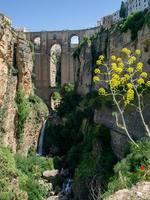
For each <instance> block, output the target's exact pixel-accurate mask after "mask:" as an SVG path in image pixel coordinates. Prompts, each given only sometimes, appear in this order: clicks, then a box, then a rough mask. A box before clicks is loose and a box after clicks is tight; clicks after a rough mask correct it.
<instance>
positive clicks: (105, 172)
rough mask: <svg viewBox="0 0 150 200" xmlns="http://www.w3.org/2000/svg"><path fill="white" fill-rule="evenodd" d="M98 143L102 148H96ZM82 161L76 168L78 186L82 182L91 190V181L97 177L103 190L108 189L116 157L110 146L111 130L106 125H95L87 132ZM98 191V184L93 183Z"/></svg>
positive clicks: (75, 184) (75, 185)
mask: <svg viewBox="0 0 150 200" xmlns="http://www.w3.org/2000/svg"><path fill="white" fill-rule="evenodd" d="M97 143H100V146H101V149H97V150H95V148H96V146H98V145H97ZM83 147H84V148H83V150H82V154H81V155H80V157H81V158H80V163H79V164H78V166H77V167H76V169H75V183H74V187H75V188H77V187H78V185H80V183H82V184H83V185H84V187H88V190H87V191H88V192H89V191H90V189H91V188H90V187H91V181H92V179H93V177H96V182H97V184H98V185H101V190H102V191H103V190H104V189H106V186H107V183H108V181H109V178H110V177H111V176H112V174H113V172H112V168H113V165H114V163H115V162H116V158H115V156H114V154H113V152H112V150H111V147H110V134H109V130H108V129H107V128H106V127H104V126H98V125H94V124H93V126H91V127H89V130H88V132H87V133H86V134H85V137H84V143H83ZM93 187H94V188H95V192H96V187H97V185H96V184H95V185H93Z"/></svg>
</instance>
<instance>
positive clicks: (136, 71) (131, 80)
mask: <svg viewBox="0 0 150 200" xmlns="http://www.w3.org/2000/svg"><path fill="white" fill-rule="evenodd" d="M140 54H141V51H140V50H139V49H136V50H135V51H134V52H132V51H131V50H130V49H128V48H123V49H122V50H121V56H120V57H117V56H116V55H111V56H110V60H109V61H108V62H107V63H106V62H105V58H104V56H103V55H100V56H99V58H98V60H97V62H96V64H97V68H96V69H95V71H94V72H95V75H94V76H93V81H94V82H99V83H101V87H100V88H99V89H98V93H99V94H100V95H105V96H106V95H112V99H113V102H114V104H115V105H116V107H117V109H118V112H119V114H120V115H121V119H122V125H121V126H119V124H118V116H117V114H116V116H115V117H116V123H117V125H118V126H119V127H122V128H123V129H124V131H125V132H126V134H127V136H128V137H129V139H130V140H131V141H132V143H134V144H136V143H135V141H134V140H133V139H132V137H131V135H130V133H129V131H128V128H127V125H126V121H125V115H124V111H125V108H126V107H127V105H129V104H130V105H134V106H136V108H137V110H138V111H139V113H140V116H141V120H142V123H143V125H144V127H145V131H146V134H147V135H148V136H149V137H150V129H149V127H148V125H147V124H146V122H145V119H144V116H143V108H142V105H143V104H142V97H143V92H144V90H145V89H146V88H147V87H150V80H148V73H147V72H145V71H143V68H144V64H143V63H142V62H141V61H140V59H139V55H140ZM98 69H99V70H98ZM104 75H105V76H104ZM98 77H99V79H98ZM103 77H105V79H104V78H103ZM104 83H105V84H104ZM136 97H137V102H138V103H137V105H136V103H135V101H134V100H135V98H136Z"/></svg>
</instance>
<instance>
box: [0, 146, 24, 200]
mask: <svg viewBox="0 0 150 200" xmlns="http://www.w3.org/2000/svg"><path fill="white" fill-rule="evenodd" d="M18 179H19V171H18V170H17V168H16V166H15V159H14V157H13V155H12V153H11V152H10V150H9V149H7V148H5V147H2V146H0V199H1V200H11V199H16V200H20V199H25V198H24V196H25V192H24V191H23V190H21V189H20V188H19V186H18V185H17V184H16V183H17V180H18Z"/></svg>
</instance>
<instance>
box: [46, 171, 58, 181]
mask: <svg viewBox="0 0 150 200" xmlns="http://www.w3.org/2000/svg"><path fill="white" fill-rule="evenodd" d="M57 174H58V170H57V169H53V170H47V171H44V172H43V178H45V179H47V180H51V179H52V178H54V177H55V176H56V175H57Z"/></svg>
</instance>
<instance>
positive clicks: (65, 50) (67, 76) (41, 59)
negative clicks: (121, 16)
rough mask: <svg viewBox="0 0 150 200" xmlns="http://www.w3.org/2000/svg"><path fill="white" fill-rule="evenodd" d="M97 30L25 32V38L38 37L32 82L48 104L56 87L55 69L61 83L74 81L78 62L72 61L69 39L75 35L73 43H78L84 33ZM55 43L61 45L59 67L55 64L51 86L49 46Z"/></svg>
mask: <svg viewBox="0 0 150 200" xmlns="http://www.w3.org/2000/svg"><path fill="white" fill-rule="evenodd" d="M99 30H100V27H95V28H91V29H83V30H62V31H41V32H26V33H25V34H26V38H27V39H28V40H29V41H31V42H33V43H34V40H35V38H37V37H39V38H40V45H39V48H38V49H36V50H35V54H34V72H35V74H36V77H35V80H34V83H35V88H36V90H35V92H36V94H37V95H39V96H40V97H41V98H42V99H43V100H44V101H45V102H46V103H47V104H49V95H50V92H51V90H53V89H56V87H55V85H56V83H55V80H56V77H57V75H56V71H57V70H56V69H60V72H61V75H60V77H61V78H60V79H61V80H60V82H61V85H64V84H66V83H72V84H74V83H75V74H76V70H75V69H76V68H77V66H78V65H79V63H78V62H74V58H73V56H72V52H73V50H74V49H73V48H71V39H73V37H74V36H76V37H77V38H76V39H75V40H74V42H73V43H74V44H75V45H78V44H79V43H80V42H81V41H82V39H83V36H84V35H88V36H91V35H93V34H94V33H97V32H98V31H99ZM55 44H59V45H60V46H61V58H60V62H61V67H60V68H59V67H58V66H57V67H56V66H55V68H54V71H55V73H54V74H55V75H54V76H53V80H54V84H53V87H51V85H52V84H51V81H52V77H51V72H52V68H53V67H52V64H51V56H52V55H51V48H53V45H55ZM56 82H57V80H56Z"/></svg>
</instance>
